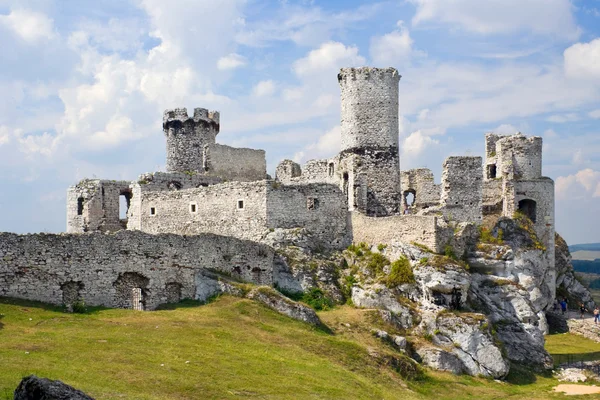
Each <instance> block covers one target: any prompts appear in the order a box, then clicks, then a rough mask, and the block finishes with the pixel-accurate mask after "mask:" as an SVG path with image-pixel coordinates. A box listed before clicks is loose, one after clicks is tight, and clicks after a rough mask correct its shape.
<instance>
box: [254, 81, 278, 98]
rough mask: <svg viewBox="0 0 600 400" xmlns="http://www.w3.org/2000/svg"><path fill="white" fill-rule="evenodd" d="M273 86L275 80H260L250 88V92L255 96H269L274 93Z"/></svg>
mask: <svg viewBox="0 0 600 400" xmlns="http://www.w3.org/2000/svg"><path fill="white" fill-rule="evenodd" d="M275 87H276V85H275V82H273V81H272V80H267V81H260V82H258V83H257V84H256V85H255V86H254V88H252V94H253V95H254V96H255V97H264V96H271V95H273V93H275Z"/></svg>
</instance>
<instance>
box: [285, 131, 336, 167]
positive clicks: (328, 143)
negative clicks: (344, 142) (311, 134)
mask: <svg viewBox="0 0 600 400" xmlns="http://www.w3.org/2000/svg"><path fill="white" fill-rule="evenodd" d="M341 132H342V130H341V127H340V126H339V125H337V126H335V127H333V128H332V129H330V130H329V131H327V132H325V134H323V135H322V136H321V137H319V139H318V140H317V141H316V142H314V143H311V144H309V145H308V146H306V147H305V148H304V149H303V150H302V151H299V152H297V153H296V154H294V157H293V159H294V161H296V162H304V161H307V160H311V159H321V158H329V157H332V156H333V155H335V154H337V153H338V152H339V151H340V148H341Z"/></svg>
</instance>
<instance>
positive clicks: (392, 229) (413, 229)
mask: <svg viewBox="0 0 600 400" xmlns="http://www.w3.org/2000/svg"><path fill="white" fill-rule="evenodd" d="M351 218H352V240H353V242H354V243H360V242H365V243H369V244H372V245H377V244H380V243H381V244H387V245H392V244H397V243H400V242H401V243H412V242H416V243H420V244H422V245H425V246H427V247H429V248H430V249H431V250H433V251H435V252H440V253H441V252H443V251H444V246H445V245H446V244H447V242H443V240H448V238H447V237H446V236H447V235H446V233H445V232H444V233H443V235H440V234H439V232H438V221H437V217H434V216H418V215H393V216H389V217H377V218H375V217H369V216H366V215H364V214H362V213H360V212H352V213H351Z"/></svg>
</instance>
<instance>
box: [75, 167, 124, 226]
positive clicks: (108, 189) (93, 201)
mask: <svg viewBox="0 0 600 400" xmlns="http://www.w3.org/2000/svg"><path fill="white" fill-rule="evenodd" d="M122 194H123V195H126V196H127V198H128V199H129V198H131V189H130V182H128V181H109V180H100V179H93V180H89V179H87V180H82V181H81V182H79V183H78V184H77V185H75V186H71V187H70V188H69V189H68V191H67V232H68V233H83V232H92V231H96V230H98V231H101V232H106V231H111V232H114V231H117V230H120V229H125V227H126V226H127V221H126V219H124V220H121V219H120V215H119V206H120V205H119V197H120V196H121V195H122Z"/></svg>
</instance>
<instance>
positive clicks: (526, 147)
mask: <svg viewBox="0 0 600 400" xmlns="http://www.w3.org/2000/svg"><path fill="white" fill-rule="evenodd" d="M496 164H497V166H496V168H497V171H498V173H499V174H501V176H502V177H505V178H507V179H510V180H528V179H538V178H540V177H541V176H542V138H541V137H539V136H529V137H527V136H525V135H522V134H521V133H517V134H516V135H512V136H507V137H503V138H501V139H499V140H498V141H497V142H496Z"/></svg>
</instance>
